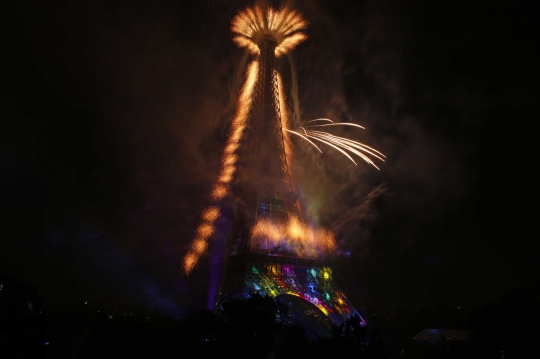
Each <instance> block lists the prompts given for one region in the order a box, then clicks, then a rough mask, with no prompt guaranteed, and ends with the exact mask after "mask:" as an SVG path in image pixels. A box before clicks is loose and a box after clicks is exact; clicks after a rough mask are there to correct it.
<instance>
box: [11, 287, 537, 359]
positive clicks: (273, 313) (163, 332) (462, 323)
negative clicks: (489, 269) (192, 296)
mask: <svg viewBox="0 0 540 359" xmlns="http://www.w3.org/2000/svg"><path fill="white" fill-rule="evenodd" d="M6 289H8V288H4V291H3V293H2V292H0V304H1V307H0V339H1V340H0V357H1V358H124V357H129V356H137V357H152V358H168V357H178V356H182V355H184V356H187V357H190V358H197V357H199V356H200V357H204V358H207V357H210V356H215V357H224V356H229V355H234V357H235V358H276V359H278V358H297V357H298V356H302V357H309V358H329V357H331V356H335V355H340V356H343V357H346V358H503V357H504V358H524V357H539V354H540V348H539V344H538V338H540V336H539V334H540V331H539V330H538V329H537V327H536V326H535V318H538V317H539V314H540V313H539V311H540V309H539V308H540V306H539V304H540V290H539V288H538V287H531V288H524V289H521V290H519V291H515V292H512V293H509V294H508V295H507V296H506V297H505V298H503V299H502V300H500V301H496V302H493V303H491V304H489V305H486V306H485V307H483V308H480V309H476V310H474V311H464V310H462V309H449V308H441V309H438V310H427V309H424V310H420V311H417V312H411V311H406V310H401V311H392V312H388V313H365V316H366V317H367V319H368V324H369V325H368V326H367V327H363V326H362V325H361V321H360V319H359V318H358V317H351V318H350V319H349V320H348V321H347V322H346V323H344V324H343V325H341V326H332V327H331V331H330V332H329V333H328V334H329V335H328V336H325V337H313V335H309V334H308V332H306V330H305V328H302V327H300V326H295V325H291V324H290V323H288V324H286V320H285V319H286V318H287V315H288V308H287V307H286V306H283V305H281V304H279V302H276V301H274V300H273V299H271V298H267V297H261V296H258V295H253V296H252V297H251V298H250V299H246V300H232V301H229V302H226V303H225V304H224V305H223V307H222V308H221V309H220V310H218V311H216V312H213V311H206V310H192V311H189V312H187V313H185V315H183V316H182V317H180V318H176V319H172V318H170V317H164V316H159V315H156V314H155V313H152V312H151V311H149V310H137V309H127V308H126V309H118V308H117V309H115V310H114V311H110V310H105V309H103V308H99V307H96V305H95V304H92V305H91V304H89V303H86V304H81V305H79V306H75V307H69V306H57V307H53V306H48V305H46V304H44V303H43V302H40V301H38V300H34V301H33V303H32V304H31V305H29V304H30V302H29V301H27V300H24V301H20V300H19V301H18V300H17V297H16V296H9V295H6V291H5V290H6ZM368 316H369V317H368ZM427 328H446V329H459V330H465V331H466V332H467V333H469V335H468V336H467V338H466V339H464V340H460V341H452V340H451V338H448V339H447V338H445V337H444V336H443V335H441V338H440V340H435V341H424V342H422V341H420V342H419V341H415V340H413V339H412V338H413V337H414V336H415V335H416V334H417V333H419V332H421V331H422V330H425V329H427Z"/></svg>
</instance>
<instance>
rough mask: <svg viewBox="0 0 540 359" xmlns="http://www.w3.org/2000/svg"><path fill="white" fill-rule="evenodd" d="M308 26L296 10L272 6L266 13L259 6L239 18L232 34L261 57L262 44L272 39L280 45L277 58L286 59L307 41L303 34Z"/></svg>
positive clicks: (242, 45)
mask: <svg viewBox="0 0 540 359" xmlns="http://www.w3.org/2000/svg"><path fill="white" fill-rule="evenodd" d="M306 27H307V22H306V21H305V20H304V18H303V17H302V16H301V15H300V14H299V13H297V12H296V11H294V10H290V9H288V8H283V9H280V10H276V9H273V8H271V7H269V8H268V9H267V10H266V12H264V11H263V10H261V8H259V7H258V6H256V7H255V8H253V9H252V8H247V9H246V10H244V11H242V12H240V13H239V14H238V15H236V16H235V17H234V19H233V21H232V25H231V31H232V32H233V33H234V34H236V36H235V37H234V39H233V41H234V42H235V43H236V44H237V45H238V46H240V47H245V48H247V49H248V51H249V52H251V53H252V54H254V55H258V54H259V47H258V45H257V44H258V43H259V41H261V39H262V38H263V37H270V38H271V39H272V40H273V41H275V43H276V49H275V55H276V56H278V57H279V56H282V55H284V54H286V53H288V52H289V51H291V50H292V49H294V48H295V47H296V46H297V45H298V44H300V43H301V42H302V41H304V40H305V39H307V36H306V35H305V34H304V33H302V31H304V30H305V29H306Z"/></svg>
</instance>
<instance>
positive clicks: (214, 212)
mask: <svg viewBox="0 0 540 359" xmlns="http://www.w3.org/2000/svg"><path fill="white" fill-rule="evenodd" d="M218 217H219V208H217V207H210V208H208V209H207V210H206V211H204V212H203V215H202V218H203V220H205V221H207V222H214V221H215V220H216V219H217V218H218Z"/></svg>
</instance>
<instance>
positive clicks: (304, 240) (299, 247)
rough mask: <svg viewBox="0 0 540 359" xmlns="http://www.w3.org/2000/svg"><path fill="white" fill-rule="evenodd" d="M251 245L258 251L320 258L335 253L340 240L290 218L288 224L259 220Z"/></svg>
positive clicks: (254, 228) (254, 227) (252, 232)
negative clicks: (337, 241) (337, 242)
mask: <svg viewBox="0 0 540 359" xmlns="http://www.w3.org/2000/svg"><path fill="white" fill-rule="evenodd" d="M250 246H251V249H252V251H255V252H262V253H269V254H286V255H292V256H296V257H303V258H319V257H322V256H324V255H325V254H329V253H332V252H333V250H334V249H335V247H336V241H335V240H334V235H333V234H332V232H330V231H327V230H325V229H316V228H313V227H311V226H308V225H307V224H305V223H302V222H301V221H300V220H298V219H297V218H296V217H290V218H289V219H288V221H287V222H285V223H276V222H275V221H271V220H269V219H259V220H258V221H257V223H255V225H254V226H253V229H252V230H251V240H250Z"/></svg>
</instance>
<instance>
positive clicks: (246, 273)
mask: <svg viewBox="0 0 540 359" xmlns="http://www.w3.org/2000/svg"><path fill="white" fill-rule="evenodd" d="M258 48H259V51H260V53H259V54H258V56H257V61H258V62H259V67H258V79H257V83H256V85H255V89H254V92H253V99H252V106H251V112H250V116H249V119H248V121H249V122H248V127H247V129H246V133H245V136H244V137H243V140H242V143H241V147H240V151H239V162H238V163H239V166H238V174H237V176H236V179H235V181H234V183H233V185H232V188H231V189H232V192H233V194H234V196H235V216H234V221H233V224H232V226H231V231H230V234H229V236H228V238H227V240H226V243H225V261H224V265H223V268H222V270H223V272H222V273H223V274H222V281H221V286H220V289H219V295H218V300H217V302H216V306H217V307H219V306H220V305H221V304H222V303H223V302H224V301H226V300H227V299H231V298H236V299H239V298H249V297H250V295H252V294H253V293H259V294H260V295H263V296H269V297H272V298H276V299H278V300H281V301H282V302H283V303H293V302H294V303H297V304H298V303H300V305H299V307H302V308H305V309H302V310H300V312H301V313H300V314H298V315H301V316H304V315H307V316H312V317H315V318H318V320H321V321H324V322H326V323H328V324H333V325H340V324H342V323H343V322H344V321H345V320H346V319H347V318H348V317H349V316H351V315H358V316H359V317H360V318H361V321H362V323H363V324H364V325H365V321H364V319H362V317H361V316H360V315H359V313H358V312H357V311H356V309H355V308H354V306H353V305H352V304H351V302H350V301H349V300H348V299H347V297H346V296H345V294H344V293H343V292H342V291H341V290H340V289H339V287H338V286H337V284H336V283H335V282H334V280H333V275H332V268H331V265H329V261H330V259H331V257H332V250H331V249H332V248H328V250H327V251H326V256H315V255H313V256H311V255H306V254H304V255H298V251H296V252H295V251H292V250H291V249H290V248H288V246H287V242H288V241H289V240H290V239H289V238H287V236H284V237H283V238H281V241H280V244H279V245H276V244H275V241H274V242H272V241H270V240H269V237H270V236H271V234H270V233H268V232H265V229H264V228H263V230H262V231H259V232H260V233H259V237H258V238H259V240H258V241H254V240H253V236H254V232H255V229H256V228H258V227H257V223H260V222H261V221H266V222H265V223H273V224H275V225H276V226H279V225H284V224H285V223H287V221H297V222H298V223H303V215H302V211H301V209H300V206H299V201H298V195H297V194H296V191H295V189H294V186H293V183H292V181H291V174H290V169H289V166H290V163H288V162H287V156H286V151H285V146H286V143H285V138H284V132H283V128H282V117H283V116H284V115H285V113H284V111H285V110H286V109H284V108H280V107H283V105H284V104H283V103H282V101H280V93H279V91H280V89H279V83H278V82H279V79H278V76H279V75H278V68H279V61H280V59H278V58H276V56H275V48H276V43H275V41H274V39H273V38H272V37H270V36H264V37H262V38H261V39H260V41H259V42H258ZM266 230H271V229H266ZM307 249H309V248H307ZM304 252H305V253H309V252H310V251H309V250H306V251H304ZM308 303H309V304H308ZM328 327H329V326H328Z"/></svg>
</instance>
